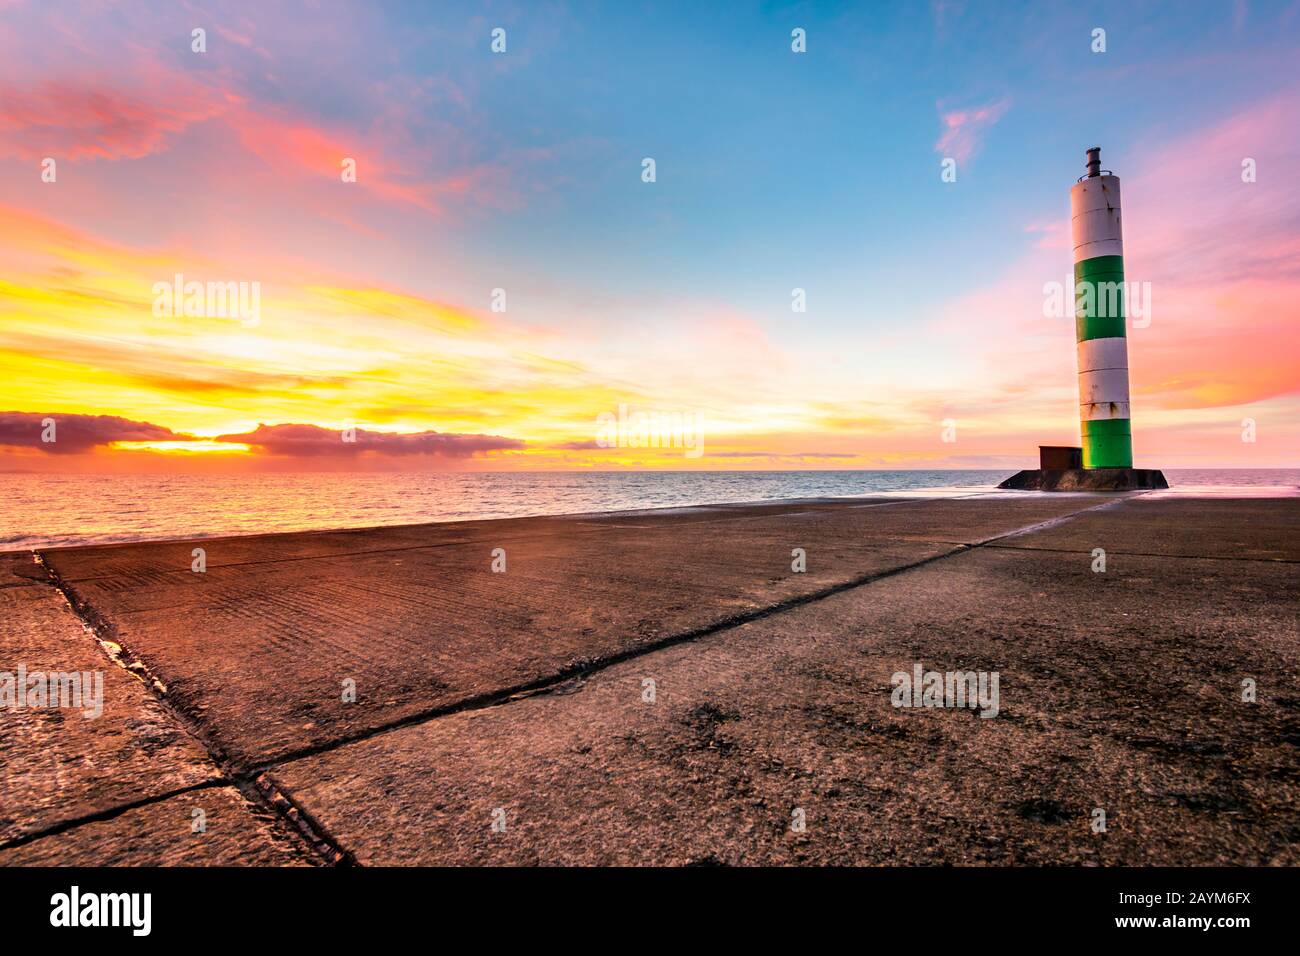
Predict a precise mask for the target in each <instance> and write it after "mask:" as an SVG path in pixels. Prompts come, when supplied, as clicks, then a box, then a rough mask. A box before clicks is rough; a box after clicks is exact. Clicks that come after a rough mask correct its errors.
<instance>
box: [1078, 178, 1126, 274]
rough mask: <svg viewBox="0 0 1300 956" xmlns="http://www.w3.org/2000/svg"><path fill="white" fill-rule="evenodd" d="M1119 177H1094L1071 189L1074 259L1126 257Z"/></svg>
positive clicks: (1079, 260) (1080, 260)
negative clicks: (1124, 255)
mask: <svg viewBox="0 0 1300 956" xmlns="http://www.w3.org/2000/svg"><path fill="white" fill-rule="evenodd" d="M1122 218H1123V217H1122V215H1121V213H1120V201H1119V177H1118V176H1094V177H1090V178H1088V179H1085V180H1084V181H1083V182H1081V183H1075V184H1074V187H1073V188H1072V189H1071V190H1070V236H1071V240H1072V243H1073V248H1074V261H1075V262H1082V261H1083V260H1084V259H1092V258H1094V257H1095V256H1122V255H1123V254H1124V230H1123V226H1122V223H1121V220H1122Z"/></svg>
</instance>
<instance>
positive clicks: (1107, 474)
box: [998, 468, 1169, 491]
mask: <svg viewBox="0 0 1300 956" xmlns="http://www.w3.org/2000/svg"><path fill="white" fill-rule="evenodd" d="M998 487H999V488H1007V489H1011V490H1015V491H1151V490H1154V489H1156V488H1168V487H1169V482H1167V481H1165V476H1164V473H1163V472H1161V471H1160V470H1159V469H1157V468H1065V469H1061V470H1059V471H1058V470H1048V469H1042V468H1033V469H1030V470H1027V471H1021V472H1017V473H1016V474H1014V475H1012V476H1011V477H1010V478H1008V479H1007V480H1006V481H1004V482H1002V484H1000V485H998Z"/></svg>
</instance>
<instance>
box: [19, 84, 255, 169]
mask: <svg viewBox="0 0 1300 956" xmlns="http://www.w3.org/2000/svg"><path fill="white" fill-rule="evenodd" d="M236 99H237V98H236V97H234V96H233V95H231V94H226V93H223V92H221V91H219V90H214V89H211V88H208V87H204V86H201V85H199V84H196V83H194V82H192V81H190V80H188V79H185V78H183V77H175V76H173V77H171V78H169V79H168V81H167V84H166V87H165V91H164V90H158V89H155V90H151V91H148V92H140V91H132V90H122V89H112V88H110V87H109V86H108V85H107V84H104V83H100V82H96V81H92V80H90V79H86V80H83V81H77V82H69V81H50V82H47V83H43V84H41V85H39V86H37V87H35V88H32V89H27V90H22V89H16V88H12V87H10V88H0V134H3V135H0V152H3V153H5V154H8V155H12V156H17V157H18V158H21V159H40V158H43V157H45V156H53V157H55V158H56V159H70V160H73V161H77V160H84V159H124V158H125V159H138V158H140V157H141V156H147V155H149V154H150V153H156V152H161V151H162V150H164V149H166V148H167V146H168V144H169V142H170V140H171V139H172V138H173V137H175V136H176V135H178V134H180V133H182V132H183V131H184V130H185V129H187V128H188V127H190V126H191V125H193V124H194V123H200V122H203V121H204V120H207V119H211V118H212V117H214V116H217V115H219V114H221V113H222V112H224V111H225V110H227V109H228V108H229V107H230V106H231V105H232V104H233V103H234V102H236Z"/></svg>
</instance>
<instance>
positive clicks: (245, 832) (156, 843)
mask: <svg viewBox="0 0 1300 956" xmlns="http://www.w3.org/2000/svg"><path fill="white" fill-rule="evenodd" d="M196 811H198V812H199V813H201V814H202V816H201V817H200V816H197V815H196ZM200 822H201V823H202V827H203V831H202V832H195V828H196V826H197V825H198V824H199V823H200ZM313 864H314V860H313V859H312V858H311V856H310V855H308V853H307V852H306V851H305V850H304V849H303V847H302V845H301V844H300V843H299V842H298V841H296V839H295V838H294V837H293V836H292V835H291V834H288V833H286V832H284V829H283V826H282V824H281V823H280V822H279V821H277V820H274V819H272V818H270V817H268V816H267V815H266V813H265V812H264V811H262V810H261V809H260V808H258V807H257V806H256V805H254V804H252V803H250V802H249V801H247V800H246V799H244V797H243V796H242V795H241V794H240V793H239V791H238V790H236V789H234V788H233V787H214V788H205V789H202V790H195V791H190V792H189V793H183V794H178V795H176V796H174V797H170V798H168V799H166V800H161V801H159V802H157V803H150V804H146V805H144V806H141V807H136V808H134V809H131V810H127V811H125V812H123V813H120V814H118V815H116V816H113V817H111V818H109V819H103V820H96V821H93V822H90V823H85V824H82V825H81V826H78V827H74V828H72V829H69V830H64V831H62V832H59V833H55V834H53V835H50V836H45V837H41V838H40V839H38V840H34V841H32V842H30V843H25V844H22V845H20V846H14V847H10V848H8V849H0V866H311V865H313Z"/></svg>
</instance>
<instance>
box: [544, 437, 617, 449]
mask: <svg viewBox="0 0 1300 956" xmlns="http://www.w3.org/2000/svg"><path fill="white" fill-rule="evenodd" d="M550 447H551V448H558V449H560V450H562V451H588V450H590V449H594V448H608V447H609V446H608V445H602V444H601V443H600V442H598V441H596V440H595V439H594V438H593V439H591V440H590V441H566V442H560V443H559V444H557V445H551V446H550Z"/></svg>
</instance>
